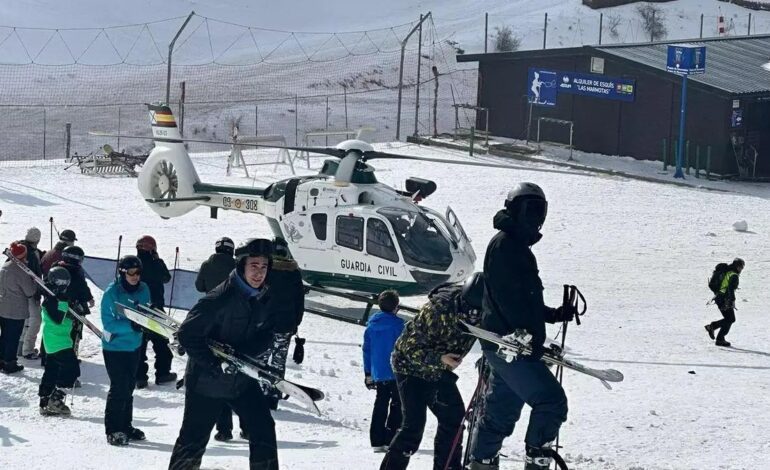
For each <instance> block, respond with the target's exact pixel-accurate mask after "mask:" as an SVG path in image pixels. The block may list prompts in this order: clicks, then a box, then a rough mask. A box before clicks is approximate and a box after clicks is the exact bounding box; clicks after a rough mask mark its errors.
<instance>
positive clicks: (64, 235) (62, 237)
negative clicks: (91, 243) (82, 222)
mask: <svg viewBox="0 0 770 470" xmlns="http://www.w3.org/2000/svg"><path fill="white" fill-rule="evenodd" d="M59 241H62V242H67V243H75V242H76V241H78V238H77V237H76V236H75V232H74V231H72V230H70V229H66V230H62V231H61V233H60V234H59Z"/></svg>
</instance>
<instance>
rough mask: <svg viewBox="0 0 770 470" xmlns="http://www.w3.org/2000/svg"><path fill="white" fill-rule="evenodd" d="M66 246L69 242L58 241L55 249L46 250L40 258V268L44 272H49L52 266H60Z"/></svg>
mask: <svg viewBox="0 0 770 470" xmlns="http://www.w3.org/2000/svg"><path fill="white" fill-rule="evenodd" d="M66 247H67V243H65V242H57V243H56V245H54V247H53V250H50V251H46V253H45V255H43V258H42V259H41V260H40V270H41V271H43V274H48V271H50V270H51V268H52V267H54V266H58V264H59V262H60V261H62V250H64V248H66Z"/></svg>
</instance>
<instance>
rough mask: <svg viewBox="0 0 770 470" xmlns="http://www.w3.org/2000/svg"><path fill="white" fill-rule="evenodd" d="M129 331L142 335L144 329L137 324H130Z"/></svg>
mask: <svg viewBox="0 0 770 470" xmlns="http://www.w3.org/2000/svg"><path fill="white" fill-rule="evenodd" d="M129 321H130V320H129ZM131 329H132V330H134V331H138V332H139V333H144V328H142V326H141V325H139V324H138V323H134V322H131Z"/></svg>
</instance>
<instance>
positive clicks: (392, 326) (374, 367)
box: [363, 312, 404, 382]
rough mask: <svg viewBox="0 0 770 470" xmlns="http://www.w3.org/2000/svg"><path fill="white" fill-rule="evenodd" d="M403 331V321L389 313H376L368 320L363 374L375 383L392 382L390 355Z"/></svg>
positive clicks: (365, 333)
mask: <svg viewBox="0 0 770 470" xmlns="http://www.w3.org/2000/svg"><path fill="white" fill-rule="evenodd" d="M403 331H404V320H402V319H401V318H399V317H397V316H396V314H394V313H390V312H377V313H375V314H374V315H372V316H371V318H369V322H368V323H367V324H366V330H365V331H364V345H363V352H364V373H365V374H366V375H371V376H372V380H374V381H375V382H385V381H386V380H394V379H395V376H394V375H393V369H392V368H391V366H390V355H391V354H392V353H393V347H394V346H395V345H396V340H398V337H399V336H401V333H402V332H403Z"/></svg>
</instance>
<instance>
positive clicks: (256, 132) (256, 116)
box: [254, 104, 259, 136]
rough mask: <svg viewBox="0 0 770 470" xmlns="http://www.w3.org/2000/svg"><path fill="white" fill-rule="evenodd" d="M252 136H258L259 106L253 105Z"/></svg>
mask: <svg viewBox="0 0 770 470" xmlns="http://www.w3.org/2000/svg"><path fill="white" fill-rule="evenodd" d="M254 135H255V136H259V105H258V104H255V105H254Z"/></svg>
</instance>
